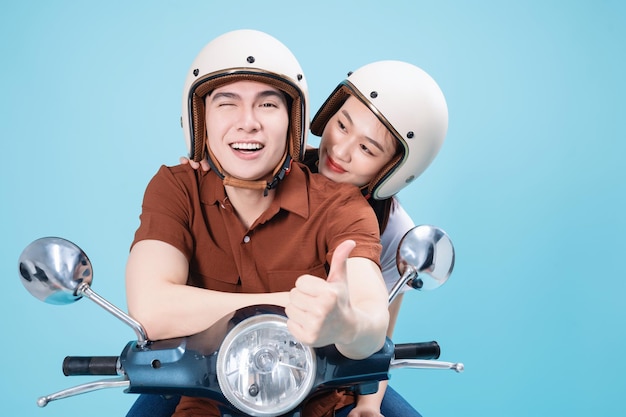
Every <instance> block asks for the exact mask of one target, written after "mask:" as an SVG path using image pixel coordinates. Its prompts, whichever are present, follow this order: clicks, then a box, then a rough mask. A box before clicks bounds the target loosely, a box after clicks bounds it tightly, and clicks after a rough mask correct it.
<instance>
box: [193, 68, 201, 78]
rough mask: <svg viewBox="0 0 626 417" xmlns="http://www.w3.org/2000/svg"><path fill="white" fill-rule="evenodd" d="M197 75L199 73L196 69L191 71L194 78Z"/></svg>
mask: <svg viewBox="0 0 626 417" xmlns="http://www.w3.org/2000/svg"><path fill="white" fill-rule="evenodd" d="M199 73H200V70H198V68H196V69H195V70H193V75H195V76H196V77H197V76H198V74H199Z"/></svg>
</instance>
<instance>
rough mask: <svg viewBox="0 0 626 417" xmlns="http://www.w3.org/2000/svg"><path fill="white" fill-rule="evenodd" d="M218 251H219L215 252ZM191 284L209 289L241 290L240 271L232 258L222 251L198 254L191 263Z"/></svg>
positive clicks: (188, 281) (189, 279)
mask: <svg viewBox="0 0 626 417" xmlns="http://www.w3.org/2000/svg"><path fill="white" fill-rule="evenodd" d="M215 252H218V253H215ZM187 283H188V284H189V285H193V286H194V287H200V288H206V289H208V290H215V291H226V292H239V291H240V289H238V287H239V286H240V285H239V284H240V281H239V272H238V270H237V267H236V265H235V263H234V262H233V261H232V258H231V257H229V256H226V254H225V253H224V252H222V251H214V253H211V254H208V255H207V256H198V255H197V254H196V258H195V259H194V260H193V261H192V263H191V264H190V265H189V278H188V280H187Z"/></svg>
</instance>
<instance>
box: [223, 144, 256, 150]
mask: <svg viewBox="0 0 626 417" xmlns="http://www.w3.org/2000/svg"><path fill="white" fill-rule="evenodd" d="M230 147H231V148H233V149H239V150H244V151H256V150H259V149H262V148H263V145H261V144H260V143H233V144H231V145H230Z"/></svg>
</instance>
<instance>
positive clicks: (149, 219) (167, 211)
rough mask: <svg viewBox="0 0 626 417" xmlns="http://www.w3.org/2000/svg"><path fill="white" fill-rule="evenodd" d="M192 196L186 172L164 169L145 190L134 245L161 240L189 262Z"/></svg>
mask: <svg viewBox="0 0 626 417" xmlns="http://www.w3.org/2000/svg"><path fill="white" fill-rule="evenodd" d="M177 174H178V175H177ZM196 191H197V190H196ZM193 194H194V192H193V187H190V182H189V181H185V174H184V171H176V170H175V167H174V168H168V167H166V166H161V168H160V169H159V171H158V172H157V173H156V175H155V176H154V177H153V178H152V180H150V183H149V184H148V186H147V188H146V191H145V194H144V198H143V204H142V211H141V215H140V217H139V219H140V224H139V228H138V229H137V231H136V232H135V239H134V240H133V245H134V244H135V243H137V242H139V241H141V240H148V239H153V240H160V241H163V242H165V243H169V244H170V245H172V246H174V247H176V248H177V249H178V250H180V251H181V252H182V253H183V254H184V255H185V256H186V257H187V259H190V257H191V254H192V250H193V249H192V248H193V238H192V234H191V231H190V227H189V225H190V218H191V212H192V208H193V198H192V196H193Z"/></svg>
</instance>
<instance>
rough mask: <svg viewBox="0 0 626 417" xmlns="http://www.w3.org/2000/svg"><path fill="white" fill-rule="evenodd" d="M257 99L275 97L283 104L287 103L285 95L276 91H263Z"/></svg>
mask: <svg viewBox="0 0 626 417" xmlns="http://www.w3.org/2000/svg"><path fill="white" fill-rule="evenodd" d="M258 97H259V98H268V97H277V98H279V99H280V100H281V101H282V102H283V103H287V98H286V97H285V94H283V93H282V92H280V91H276V90H265V91H261V92H260V93H259V94H258Z"/></svg>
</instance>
